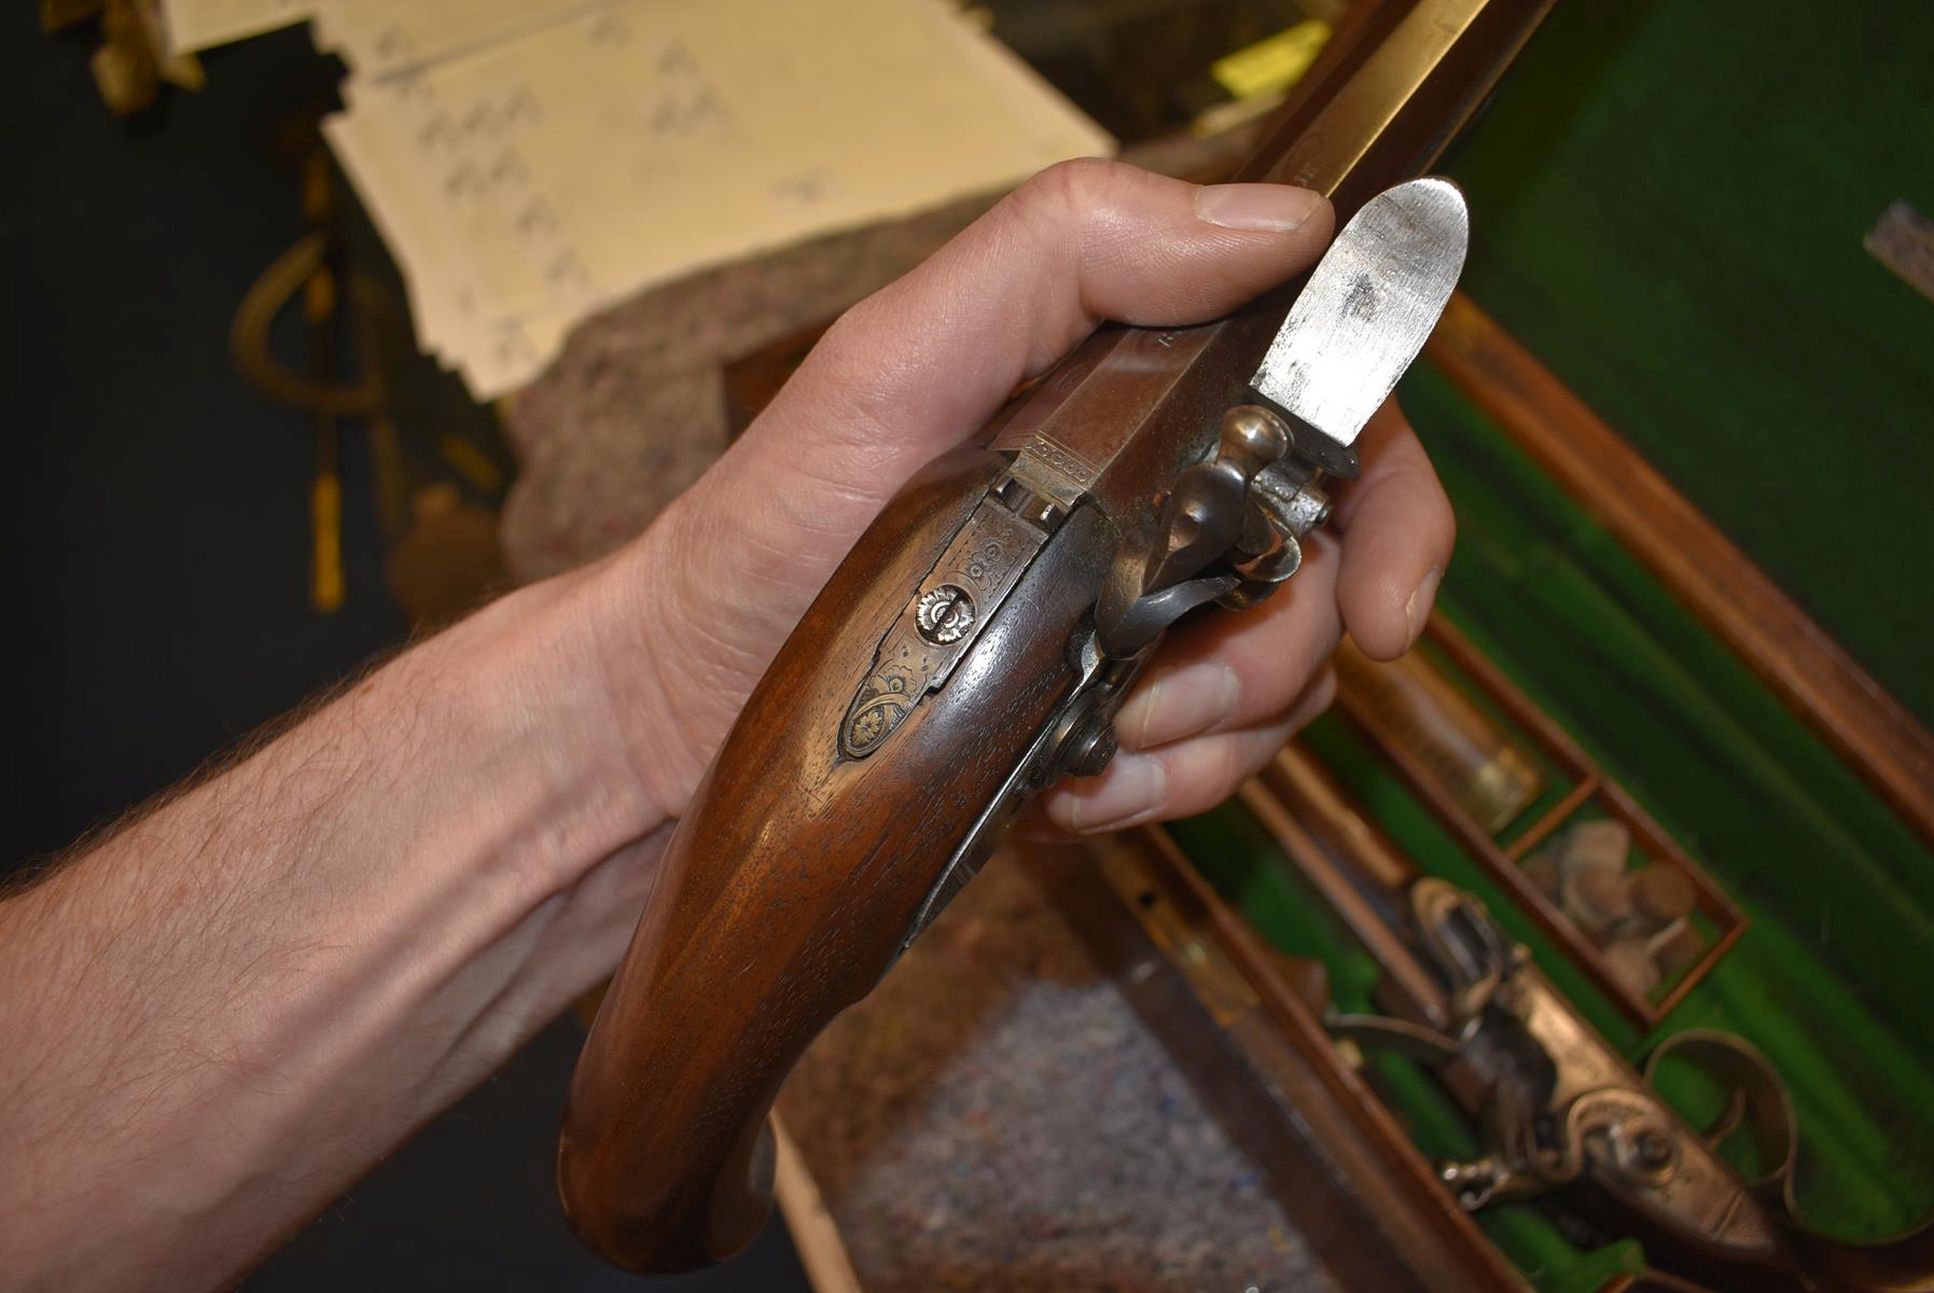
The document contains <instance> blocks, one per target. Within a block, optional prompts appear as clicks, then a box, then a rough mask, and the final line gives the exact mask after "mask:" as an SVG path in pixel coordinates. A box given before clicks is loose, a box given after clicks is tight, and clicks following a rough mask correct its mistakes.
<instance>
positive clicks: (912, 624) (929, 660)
mask: <svg viewBox="0 0 1934 1293" xmlns="http://www.w3.org/2000/svg"><path fill="white" fill-rule="evenodd" d="M1011 479H1012V478H1011V477H1003V478H1002V480H1001V482H1000V483H997V484H996V485H995V487H994V488H993V489H992V490H989V491H988V494H987V496H986V497H985V498H983V499H982V500H981V501H980V505H979V506H977V507H976V508H975V509H974V510H973V513H972V514H971V515H969V516H968V518H967V521H966V523H965V524H964V525H962V526H961V527H960V530H959V532H958V533H956V534H955V535H954V538H953V542H952V543H950V544H948V545H947V550H946V551H945V552H943V553H942V554H941V555H940V559H939V560H938V561H936V562H935V563H934V566H933V569H932V570H930V571H928V572H927V577H926V578H925V579H923V580H921V581H920V587H919V588H918V589H917V590H916V591H915V592H914V594H913V596H912V598H910V599H909V600H908V602H907V605H906V608H905V609H904V610H902V611H901V612H900V616H899V618H898V619H896V620H895V621H894V623H893V627H892V628H890V629H888V630H887V633H886V636H885V637H884V638H882V639H881V640H880V647H879V650H878V651H876V652H875V653H874V655H873V667H872V668H871V669H870V670H868V671H867V676H866V678H865V680H864V681H863V682H861V683H860V686H859V692H858V694H856V695H855V696H854V697H853V703H852V704H851V705H850V706H848V708H847V711H846V718H845V721H844V722H842V723H841V724H840V733H839V747H840V753H841V754H843V755H845V756H846V757H847V758H849V759H864V758H865V757H866V756H867V755H869V754H871V753H873V751H875V750H877V749H879V748H880V745H881V744H882V743H883V742H884V741H885V740H886V739H887V737H889V736H891V735H893V732H894V730H895V729H896V728H898V727H899V726H900V724H901V723H902V722H903V721H905V719H906V716H907V715H908V714H909V713H911V712H912V710H913V707H914V706H915V705H917V704H919V703H920V699H921V698H922V697H923V696H925V695H926V694H927V693H928V692H930V691H933V690H935V689H937V688H939V687H940V686H941V684H943V683H945V682H946V681H947V676H948V675H949V674H950V673H952V672H953V669H954V666H955V665H956V664H958V663H960V660H961V657H963V656H965V655H966V654H967V651H968V649H969V648H970V647H972V646H973V644H974V640H975V639H976V638H977V637H979V636H980V630H981V629H982V628H983V627H985V626H986V624H987V621H988V619H989V618H990V617H992V615H993V614H994V612H995V611H996V610H997V609H999V607H1000V604H1001V602H1002V601H1003V600H1005V599H1006V597H1007V594H1008V593H1009V592H1010V591H1011V590H1012V589H1013V587H1014V585H1015V584H1016V583H1018V582H1019V581H1020V578H1021V574H1022V572H1023V571H1025V570H1026V569H1027V567H1028V563H1029V562H1031V561H1032V560H1033V559H1034V556H1035V554H1036V553H1038V552H1039V551H1040V550H1041V546H1042V544H1043V543H1045V542H1046V541H1047V531H1046V530H1043V529H1041V528H1040V527H1039V526H1037V525H1035V524H1032V523H1031V522H1030V521H1028V520H1026V519H1023V518H1022V517H1021V516H1018V515H1016V514H1015V513H1014V512H1013V511H1011V510H1009V508H1008V507H1007V506H1004V505H1003V501H1002V486H1003V485H1005V484H1007V483H1008V481H1009V480H1011Z"/></svg>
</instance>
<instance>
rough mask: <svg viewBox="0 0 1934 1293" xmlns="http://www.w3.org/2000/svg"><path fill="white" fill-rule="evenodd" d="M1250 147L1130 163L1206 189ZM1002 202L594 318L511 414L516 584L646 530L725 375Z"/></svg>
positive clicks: (685, 282)
mask: <svg viewBox="0 0 1934 1293" xmlns="http://www.w3.org/2000/svg"><path fill="white" fill-rule="evenodd" d="M1253 137H1254V129H1253V128H1246V129H1244V130H1241V131H1237V132H1232V133H1230V134H1228V135H1224V136H1220V137H1217V138H1215V139H1210V140H1198V139H1193V138H1190V137H1188V136H1186V135H1183V136H1177V137H1175V138H1173V139H1169V140H1162V141H1157V142H1155V143H1151V144H1145V145H1142V146H1141V147H1138V148H1136V149H1133V150H1131V151H1129V152H1127V153H1124V154H1123V157H1122V160H1124V161H1127V162H1131V163H1133V164H1135V165H1139V166H1143V167H1146V168H1148V169H1151V170H1156V171H1161V172H1164V173H1166V174H1170V175H1187V176H1191V177H1194V178H1198V179H1206V178H1211V177H1215V176H1219V175H1222V174H1226V173H1227V172H1228V171H1229V170H1230V169H1232V168H1233V166H1234V165H1235V163H1236V161H1237V159H1239V158H1241V157H1242V156H1243V155H1244V154H1245V153H1246V152H1247V151H1248V148H1249V146H1250V143H1251V141H1252V139H1253ZM1000 196H1001V195H1000V194H998V193H987V194H982V195H979V196H977V197H971V198H965V199H963V200H961V201H958V202H953V203H949V204H948V205H946V206H942V207H937V208H935V209H933V210H930V211H925V212H921V213H919V214H916V215H912V216H908V217H906V218H905V219H900V220H892V221H887V222H884V223H880V224H874V225H868V226H866V227H864V228H860V229H854V230H849V231H846V232H842V233H836V234H831V235H829V236H826V237H823V238H816V239H813V240H811V241H808V242H803V243H799V244H797V245H795V246H792V247H787V248H784V249H782V250H779V251H775V252H772V253H769V254H767V255H763V256H758V257H753V258H751V259H748V260H744V261H739V262H736V263H734V264H730V265H725V266H721V267H718V268H716V269H709V270H704V271H701V272H699V273H696V274H692V275H689V276H687V277H685V278H682V279H679V280H677V281H676V282H672V283H667V284H664V285H663V286H660V287H656V288H652V289H651V290H649V291H646V292H643V293H641V294H640V295H638V296H635V297H632V298H631V299H629V300H627V301H623V302H620V303H619V304H617V305H615V306H612V307H611V308H610V309H608V310H605V311H604V312H603V313H601V314H598V315H596V316H594V317H592V318H590V319H587V320H585V321H584V322H583V323H582V324H580V325H579V326H578V327H577V328H576V329H574V330H573V331H572V333H571V335H570V337H569V338H568V339H567V341H566V343H565V346H564V352H563V354H561V355H560V356H559V357H558V359H557V361H556V362H555V363H553V364H552V365H551V367H550V368H549V370H547V371H546V372H545V373H544V375H543V376H542V377H540V378H539V379H538V380H537V381H536V382H534V383H532V384H531V385H530V386H529V387H527V388H525V389H524V390H523V391H520V392H518V393H517V394H516V395H513V396H511V397H510V398H509V399H507V400H506V401H505V402H504V405H503V410H504V424H505V427H506V429H507V430H508V432H509V435H510V439H511V442H512V445H513V447H514V448H515V450H516V452H517V456H518V478H517V483H516V485H515V486H514V487H513V488H512V490H511V495H510V500H509V502H508V504H507V505H506V507H505V509H504V516H503V540H504V551H505V553H506V555H507V558H508V560H509V562H510V567H511V571H512V573H513V574H514V575H515V576H517V577H518V578H519V579H522V580H531V579H539V578H542V577H543V576H545V575H551V574H556V573H557V572H559V571H561V570H567V569H570V568H571V567H572V566H576V565H581V564H582V563H584V562H586V561H589V560H591V559H592V558H594V557H597V556H599V555H601V554H603V553H605V552H608V551H610V550H611V549H612V548H615V547H617V546H618V545H619V544H620V543H622V542H624V540H625V539H627V538H629V537H630V536H631V535H633V534H635V533H637V532H638V531H639V530H642V529H643V528H644V527H645V524H646V523H647V522H649V521H650V520H651V518H652V517H654V516H656V515H657V514H658V512H659V509H661V508H662V507H664V505H665V504H666V503H668V502H669V501H671V499H672V498H673V497H674V496H676V495H677V494H678V493H679V491H681V490H683V489H684V488H685V487H686V486H687V485H689V484H691V482H692V481H693V480H695V479H696V478H697V477H698V474H699V473H700V472H702V471H704V470H705V468H706V467H707V466H708V465H710V463H711V462H712V460H713V459H714V458H716V457H717V456H718V455H719V453H720V452H721V451H722V450H723V449H724V447H725V437H726V424H725V403H724V393H723V389H722V385H721V372H722V370H723V368H724V366H725V365H726V364H729V363H731V362H732V361H734V360H736V359H740V358H743V357H744V356H746V355H749V354H751V353H753V352H754V351H756V350H758V349H760V348H761V347H764V346H767V345H770V344H771V343H773V342H775V341H778V340H780V339H781V338H784V337H788V336H791V335H792V334H794V333H796V332H799V331H802V330H803V329H805V328H808V327H811V326H813V325H815V324H820V323H824V322H826V321H827V320H829V319H831V318H833V317H834V316H836V315H837V314H839V313H840V312H841V311H842V310H844V309H846V307H847V306H849V305H851V304H853V303H854V302H855V301H858V300H859V299H860V298H861V297H863V296H866V295H867V294H869V293H871V292H873V291H875V290H877V289H878V288H881V287H884V286H885V285H886V284H888V283H890V282H892V281H893V280H894V279H896V278H898V277H899V276H900V275H901V274H904V273H906V271H907V270H909V269H912V268H913V267H914V266H915V265H917V264H919V263H920V262H921V261H922V260H924V259H926V257H927V256H928V255H930V254H931V253H932V252H933V251H934V249H935V248H937V247H939V246H940V245H941V244H942V243H944V242H945V241H947V239H949V238H951V237H952V236H953V235H954V234H956V233H958V232H959V231H960V230H961V229H963V228H965V227H966V226H967V225H968V224H969V223H970V222H971V221H972V220H973V219H974V218H975V217H976V216H978V215H980V214H981V213H982V212H983V211H985V210H986V209H987V208H988V207H990V206H992V205H993V204H994V203H995V202H996V201H998V200H999V198H1000Z"/></svg>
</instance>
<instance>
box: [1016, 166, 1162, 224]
mask: <svg viewBox="0 0 1934 1293" xmlns="http://www.w3.org/2000/svg"><path fill="white" fill-rule="evenodd" d="M1132 169H1133V168H1132V167H1129V166H1126V165H1124V164H1123V163H1121V162H1111V161H1109V160H1107V159H1106V158H1102V157H1073V158H1069V159H1068V160H1067V161H1062V162H1056V163H1055V164H1054V165H1052V166H1050V167H1048V168H1047V169H1046V170H1042V171H1037V172H1035V174H1034V175H1033V176H1032V177H1031V178H1030V179H1029V180H1028V181H1027V182H1026V183H1025V184H1023V185H1021V187H1020V188H1018V189H1016V190H1015V191H1014V199H1013V200H1014V204H1015V206H1016V207H1017V208H1018V209H1019V210H1020V212H1021V213H1022V214H1023V215H1024V216H1028V217H1034V218H1042V219H1048V220H1054V221H1072V220H1078V219H1080V218H1081V217H1082V216H1083V215H1084V214H1085V213H1087V212H1088V211H1091V210H1093V209H1094V208H1095V207H1097V206H1099V205H1102V204H1104V203H1106V202H1107V201H1108V200H1109V197H1110V195H1111V194H1112V193H1113V192H1114V190H1115V188H1116V186H1117V185H1119V184H1120V183H1121V182H1122V176H1123V174H1124V173H1127V172H1130V171H1132Z"/></svg>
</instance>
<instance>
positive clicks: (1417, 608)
mask: <svg viewBox="0 0 1934 1293" xmlns="http://www.w3.org/2000/svg"><path fill="white" fill-rule="evenodd" d="M1443 578H1444V572H1443V571H1441V570H1439V569H1438V568H1437V567H1436V566H1432V567H1431V568H1430V569H1429V570H1428V571H1426V572H1425V574H1424V577H1423V578H1422V579H1420V580H1418V581H1417V586H1416V587H1415V588H1414V589H1412V590H1411V593H1410V600H1409V601H1407V602H1405V603H1404V604H1403V617H1404V623H1405V625H1406V626H1408V628H1409V629H1410V645H1411V646H1416V645H1417V635H1418V634H1420V633H1422V632H1423V631H1424V621H1425V620H1428V619H1429V618H1430V608H1431V605H1432V603H1434V602H1435V601H1436V600H1437V585H1438V584H1439V583H1441V582H1443Z"/></svg>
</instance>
